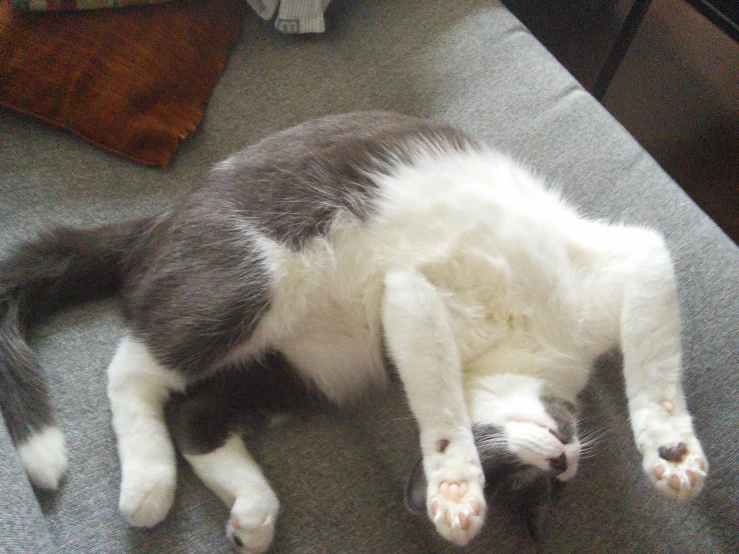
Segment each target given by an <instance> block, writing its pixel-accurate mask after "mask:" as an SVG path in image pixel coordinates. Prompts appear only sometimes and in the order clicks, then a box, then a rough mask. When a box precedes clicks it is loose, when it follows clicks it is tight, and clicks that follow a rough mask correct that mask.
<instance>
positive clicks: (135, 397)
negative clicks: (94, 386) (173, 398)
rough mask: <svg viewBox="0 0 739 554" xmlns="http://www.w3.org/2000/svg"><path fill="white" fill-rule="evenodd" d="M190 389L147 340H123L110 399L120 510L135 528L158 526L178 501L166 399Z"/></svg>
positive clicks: (110, 380) (111, 380) (112, 371)
mask: <svg viewBox="0 0 739 554" xmlns="http://www.w3.org/2000/svg"><path fill="white" fill-rule="evenodd" d="M184 388H185V379H184V377H182V376H181V375H179V374H177V373H175V372H173V371H169V370H167V369H165V368H164V367H162V366H161V365H160V364H159V363H158V362H157V361H156V360H155V359H154V357H153V356H152V355H151V353H150V352H149V351H148V349H147V348H146V347H145V346H144V345H143V344H142V343H141V342H139V341H137V340H135V339H133V338H131V337H126V338H124V339H123V340H121V343H120V345H119V346H118V350H117V352H116V354H115V356H114V357H113V359H112V360H111V362H110V366H109V367H108V398H109V400H110V407H111V410H112V412H113V429H114V431H115V433H116V437H117V439H118V455H119V457H120V463H121V495H120V500H119V509H120V511H121V513H122V514H123V516H124V517H125V518H126V520H127V521H128V522H129V523H130V524H131V525H133V526H136V527H152V526H154V525H156V524H157V523H159V522H160V521H162V520H163V519H164V517H165V516H166V515H167V512H168V511H169V508H170V507H171V505H172V502H173V501H174V491H175V486H176V473H177V468H176V460H175V451H174V446H173V444H172V441H171V439H170V436H169V432H168V430H167V426H166V423H165V420H164V403H165V402H166V400H167V398H168V397H169V394H170V392H171V391H174V390H176V391H182V390H184Z"/></svg>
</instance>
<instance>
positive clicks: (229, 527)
mask: <svg viewBox="0 0 739 554" xmlns="http://www.w3.org/2000/svg"><path fill="white" fill-rule="evenodd" d="M270 492H271V491H270ZM279 509H280V505H279V502H278V501H277V497H275V496H274V494H272V495H271V496H270V497H269V498H254V497H249V498H246V497H239V498H237V499H236V502H235V503H234V505H233V508H231V517H230V518H229V520H228V523H227V524H226V536H227V537H228V540H229V541H230V542H231V544H232V545H233V547H234V548H235V549H236V550H237V551H238V552H240V553H242V554H261V553H262V552H266V551H267V549H269V547H270V546H271V545H272V538H273V537H274V533H275V523H276V520H277V512H278V511H279Z"/></svg>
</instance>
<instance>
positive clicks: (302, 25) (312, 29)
mask: <svg viewBox="0 0 739 554" xmlns="http://www.w3.org/2000/svg"><path fill="white" fill-rule="evenodd" d="M248 2H249V5H250V6H251V7H252V9H253V10H254V11H255V12H257V14H258V15H259V17H261V18H262V19H265V20H269V19H272V17H273V16H274V15H275V12H276V11H277V6H278V5H279V8H280V9H279V11H278V12H277V17H276V18H275V28H276V29H277V30H278V31H280V32H281V33H287V34H298V33H323V32H324V31H325V30H326V22H325V20H324V18H323V12H325V11H326V7H327V6H328V5H329V3H330V2H331V0H248Z"/></svg>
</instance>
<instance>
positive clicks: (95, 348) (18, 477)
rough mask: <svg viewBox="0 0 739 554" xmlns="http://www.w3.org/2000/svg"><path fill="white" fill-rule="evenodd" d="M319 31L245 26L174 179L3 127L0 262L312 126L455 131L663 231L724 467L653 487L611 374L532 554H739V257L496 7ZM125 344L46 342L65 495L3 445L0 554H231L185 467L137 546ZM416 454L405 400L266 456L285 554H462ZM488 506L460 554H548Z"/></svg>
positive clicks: (586, 208)
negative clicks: (43, 488)
mask: <svg viewBox="0 0 739 554" xmlns="http://www.w3.org/2000/svg"><path fill="white" fill-rule="evenodd" d="M328 18H329V20H328V26H329V30H328V32H327V33H326V34H325V35H323V36H318V37H286V36H281V35H279V34H277V33H275V31H274V30H273V28H272V26H271V25H270V24H269V23H266V22H263V21H261V20H259V19H258V18H257V17H256V16H255V15H253V14H248V15H247V16H246V19H245V22H244V33H243V37H242V39H241V41H240V43H239V45H238V46H237V48H236V49H235V51H234V52H233V54H232V57H231V59H230V61H229V63H228V66H227V68H226V71H225V74H224V75H223V78H222V79H221V82H220V83H219V85H218V87H217V89H216V91H215V93H214V95H213V97H212V99H211V102H210V104H209V106H208V110H207V113H206V118H205V121H204V124H203V126H202V128H201V129H200V130H199V131H198V132H197V133H196V134H195V135H194V136H192V137H191V138H189V139H188V140H187V141H186V142H185V143H184V144H183V147H182V148H181V150H180V153H179V154H178V156H177V158H176V160H175V163H174V165H173V166H172V167H171V168H170V169H166V170H161V169H149V168H145V167H142V166H139V165H136V164H134V163H131V162H128V161H125V160H123V159H120V158H117V157H114V156H113V155H110V154H107V153H104V152H101V151H99V150H97V149H95V148H93V147H92V146H88V145H86V144H84V143H82V142H80V141H79V140H77V139H76V138H74V137H72V136H70V135H67V134H64V133H61V132H58V131H54V130H51V129H48V128H47V127H45V126H43V125H39V124H35V123H32V122H30V121H28V120H26V119H23V118H19V117H16V116H13V115H10V114H9V113H7V112H2V113H1V114H0V116H1V117H2V119H1V121H0V195H1V196H0V244H1V245H2V248H3V249H5V248H6V247H7V245H8V244H9V243H10V242H12V241H14V240H16V239H20V238H23V237H25V236H27V235H28V234H29V232H31V231H32V230H34V229H37V228H40V227H41V226H42V225H43V224H44V222H47V221H50V220H53V221H56V222H66V223H76V224H93V223H96V222H101V221H107V220H111V219H117V218H124V217H132V216H139V215H147V214H153V213H156V212H158V211H159V210H161V209H162V208H164V207H166V206H168V205H169V204H170V203H171V202H173V201H174V200H175V199H176V198H178V197H180V196H181V195H182V194H183V193H184V192H185V191H187V190H188V189H190V188H191V187H193V186H195V185H196V184H197V182H198V179H199V177H200V176H201V175H202V174H203V172H204V171H205V170H206V168H207V167H208V166H209V164H211V163H213V162H216V161H218V160H220V159H222V158H224V157H225V156H227V155H228V154H229V153H231V152H233V151H235V150H237V149H239V148H240V147H242V146H244V145H246V144H249V143H251V142H254V141H255V140H256V139H258V138H260V137H262V136H264V135H266V134H268V133H270V132H272V131H275V130H278V129H281V128H284V127H286V126H289V125H292V124H294V123H298V122H300V121H303V120H305V119H308V118H310V117H313V116H318V115H323V114H327V113H336V112H342V111H352V110H361V109H387V110H393V111H398V112H404V113H409V114H414V115H421V116H427V117H433V118H438V119H442V120H447V121H450V122H453V123H455V124H458V125H460V126H461V127H463V128H464V129H466V130H468V131H469V132H471V133H472V134H474V135H477V136H478V137H480V138H482V139H486V140H488V141H490V142H492V143H494V144H497V145H498V146H500V147H501V148H503V149H505V150H507V151H509V152H511V153H512V154H514V155H515V156H516V157H517V158H519V159H522V160H524V161H526V162H527V163H529V164H530V165H531V166H533V167H534V168H536V169H537V170H538V171H539V172H540V173H542V174H544V175H546V176H548V178H549V179H550V180H551V181H552V182H555V183H557V184H558V186H560V187H561V188H562V190H563V191H564V193H565V196H566V197H567V198H569V199H571V200H572V202H573V203H574V204H576V205H578V206H580V208H581V211H582V212H583V213H585V214H588V215H591V216H595V217H600V218H607V219H610V220H615V221H619V220H623V221H628V222H636V223H641V224H645V225H650V226H653V227H656V228H657V229H659V230H661V231H662V232H664V233H665V234H666V236H667V239H668V242H669V244H670V246H671V248H672V250H673V252H674V258H675V262H676V265H677V274H678V280H679V292H680V301H681V307H682V314H683V320H684V347H685V363H686V374H685V388H686V392H687V396H688V400H689V404H690V407H691V409H692V410H693V413H694V414H695V422H696V427H697V430H698V434H699V437H700V438H701V439H702V441H703V445H704V448H705V451H706V454H707V456H708V458H709V460H710V462H711V464H712V467H711V475H710V477H709V480H708V484H707V487H706V489H705V491H704V492H703V494H702V495H701V496H700V497H699V498H698V499H697V500H695V501H693V502H691V503H689V504H685V505H676V504H674V503H672V502H671V501H669V500H667V499H663V498H662V497H660V496H657V494H656V493H655V492H654V491H653V490H652V488H651V486H650V484H649V482H648V480H647V478H646V477H645V476H644V475H643V474H642V472H641V468H640V458H639V455H638V453H637V452H636V449H635V447H634V444H633V439H632V438H631V432H630V429H629V426H628V420H627V416H626V411H625V402H624V396H623V393H622V381H621V377H620V374H619V372H618V358H617V357H616V356H615V355H614V356H610V357H608V358H605V359H604V361H603V363H601V364H600V365H599V367H598V370H597V372H596V378H595V379H594V383H593V386H592V387H591V388H590V389H589V390H588V391H587V394H586V395H585V398H586V409H585V414H584V417H585V420H584V426H585V428H587V429H590V430H598V429H604V430H606V431H607V434H606V436H605V439H604V440H603V441H602V442H601V443H600V446H599V447H598V448H597V449H596V451H595V454H594V456H593V457H590V458H588V459H586V460H585V461H584V463H583V464H582V467H581V469H580V472H579V474H578V476H577V478H576V479H575V480H574V481H573V482H572V484H571V485H569V486H568V487H567V488H566V490H565V492H564V495H563V497H562V500H561V502H560V504H559V505H558V507H557V510H556V511H555V513H554V514H553V515H552V518H551V524H550V536H549V538H548V539H547V541H546V542H544V543H543V544H542V545H541V548H540V550H539V551H541V552H550V553H562V552H583V553H585V552H593V553H604V552H629V553H635V552H639V553H650V554H654V553H665V554H667V553H687V552H690V553H717V552H726V553H729V552H738V551H739V538H737V537H738V532H737V529H736V525H737V518H739V471H737V470H738V469H739V467H738V465H739V464H738V462H737V460H739V446H738V444H739V440H737V439H738V438H739V431H737V424H736V419H737V416H739V348H738V346H739V284H738V280H737V275H739V251H738V250H737V248H736V247H735V246H734V245H733V243H731V242H730V241H729V240H728V239H727V238H726V237H725V236H724V235H723V234H722V233H721V232H720V231H719V230H718V229H717V228H716V226H715V225H714V224H713V223H712V222H711V221H710V220H709V219H708V218H707V217H706V216H705V215H704V214H703V213H702V212H701V211H700V210H699V209H698V208H697V207H696V206H695V205H694V204H693V203H692V202H691V201H690V200H689V199H688V198H687V197H686V195H685V194H683V193H682V192H681V190H680V189H679V188H678V187H677V186H676V185H675V183H674V182H672V181H671V180H670V179H669V178H668V177H667V176H666V175H665V174H664V173H663V172H662V170H661V169H660V168H659V167H658V166H657V165H656V164H655V163H654V161H653V160H652V159H651V158H650V157H649V156H648V155H647V154H646V153H645V152H644V151H643V150H642V149H641V148H640V147H639V146H638V145H637V144H636V143H635V141H634V140H633V139H632V138H631V137H630V136H629V135H628V134H627V133H626V132H625V131H624V130H623V129H622V128H621V127H620V126H619V125H618V124H617V123H616V122H615V121H614V120H613V119H612V118H611V117H610V116H609V115H608V114H607V113H606V112H605V111H604V110H603V108H601V107H600V105H599V104H598V103H596V102H595V101H594V100H593V99H592V98H591V97H590V96H589V95H588V94H587V93H586V92H584V91H583V90H582V89H581V88H580V87H579V86H578V84H577V83H576V82H575V80H574V79H573V78H572V77H571V76H570V75H569V74H568V73H567V72H566V71H565V70H564V69H563V68H562V67H560V66H559V65H558V64H557V62H556V61H555V60H554V59H553V58H552V57H551V56H550V55H549V54H548V53H547V52H546V51H545V49H544V48H543V47H542V46H541V45H540V44H539V43H538V42H537V41H536V40H535V39H534V38H533V37H532V36H531V35H530V34H529V33H528V31H527V30H526V29H525V28H524V27H523V26H522V25H521V24H520V23H519V22H518V21H517V20H516V19H515V18H514V17H513V16H512V15H511V14H510V13H509V12H508V11H507V10H506V9H505V8H503V7H502V6H501V5H500V4H499V3H497V2H495V1H491V0H457V1H455V2H428V1H421V0H417V1H408V2H398V1H396V0H383V1H381V0H356V1H350V0H346V1H342V0H335V1H334V2H333V3H332V5H331V6H330V8H329V12H328ZM120 331H121V324H120V319H119V317H118V316H117V314H116V311H115V302H113V301H109V302H103V303H98V304H95V305H90V306H86V307H83V308H79V309H75V310H72V311H69V312H66V313H64V314H61V315H59V316H58V317H56V318H55V319H54V320H53V321H52V322H50V323H49V324H48V325H45V326H44V327H43V328H42V329H39V330H38V331H37V333H36V334H35V336H34V339H33V345H34V347H35V348H36V349H37V350H38V351H39V352H40V355H41V358H42V360H43V363H44V364H45V366H46V368H47V369H48V373H49V376H50V380H51V382H52V388H53V400H54V403H55V405H56V406H57V411H58V415H59V418H60V421H61V426H62V428H63V429H64V430H65V432H66V435H67V440H68V444H69V447H70V458H71V460H70V472H69V475H68V477H67V479H66V482H65V483H64V485H63V487H62V489H61V491H60V492H59V493H57V494H43V495H39V496H38V498H35V497H34V495H33V492H32V489H31V486H30V485H29V484H28V482H27V481H26V480H25V478H24V476H23V474H22V472H21V470H20V468H19V465H18V462H17V459H16V457H15V453H14V451H13V450H12V449H11V447H10V442H9V439H8V437H7V434H6V433H5V430H4V428H3V429H0V552H24V553H27V552H60V553H70V554H71V553H75V554H78V553H81V552H105V553H113V552H115V553H127V552H146V553H179V552H182V553H185V552H188V553H189V552H193V553H194V552H228V551H229V548H228V545H227V542H226V540H225V538H224V533H223V526H224V522H225V519H226V516H227V511H226V509H225V508H224V507H223V506H222V505H221V504H220V502H219V501H218V500H217V499H216V498H215V497H214V496H213V495H212V494H210V492H208V491H207V490H206V489H205V488H204V487H203V486H202V485H201V484H199V482H198V481H197V479H196V478H195V477H194V476H193V474H192V473H191V471H190V470H189V469H188V468H187V467H186V466H185V465H184V463H183V464H181V475H180V485H179V488H178V491H177V499H176V501H175V506H174V508H173V510H172V512H171V514H170V515H169V517H168V518H167V520H166V521H165V522H164V523H162V524H161V525H160V526H158V527H157V528H155V529H153V530H133V529H129V528H127V527H126V525H125V524H124V522H123V520H122V519H121V518H120V517H119V515H118V514H117V495H118V480H119V468H118V464H117V455H116V451H115V442H114V438H113V432H112V428H111V425H110V412H109V408H108V406H107V401H106V398H105V368H106V366H107V363H108V361H109V360H110V358H111V356H112V353H113V350H114V348H115V345H116V343H117V339H118V337H119V334H120ZM416 441H417V436H416V431H415V427H414V423H413V421H412V420H411V419H410V416H409V413H408V411H407V409H406V407H405V403H404V402H403V400H402V395H401V394H400V393H399V392H398V391H397V390H395V391H392V392H390V393H389V394H388V395H386V396H381V395H378V396H377V398H376V403H374V404H372V405H370V406H367V407H363V408H360V409H357V410H354V411H348V412H347V413H345V414H325V415H319V416H315V417H311V418H306V419H305V420H300V421H295V422H293V423H291V424H289V425H286V426H283V427H280V428H277V429H274V430H271V431H270V432H268V433H267V434H266V435H265V436H263V437H261V438H259V439H256V440H254V441H253V442H252V444H251V450H252V451H253V452H254V454H255V456H256V457H257V458H258V459H259V460H260V461H261V463H262V464H263V467H264V470H265V473H266V474H267V476H268V477H269V478H270V480H271V481H272V483H273V485H274V488H275V490H276V491H277V493H278V495H279V497H280V499H281V502H282V506H283V510H282V515H281V519H280V522H279V525H278V532H277V536H276V541H275V546H274V549H273V551H274V552H285V553H287V552H290V553H311V552H315V553H328V552H331V553H336V552H347V553H362V552H368V553H369V552H373V553H422V552H423V553H429V552H449V553H452V552H458V551H459V550H458V549H457V548H456V547H453V546H450V545H447V544H446V543H444V542H443V541H442V540H440V539H438V538H437V537H436V534H435V532H434V531H433V529H432V526H431V524H430V523H429V522H428V521H427V520H426V519H424V518H416V517H412V516H410V515H408V514H406V512H405V509H404V507H403V502H402V491H403V487H404V484H405V479H406V477H407V475H408V473H409V471H410V469H411V467H412V466H413V463H414V462H415V459H416V456H417V446H416ZM491 508H492V509H491V511H490V516H489V518H488V522H487V526H486V528H485V529H484V531H483V532H482V534H481V536H480V537H479V539H477V540H476V541H475V542H474V543H473V544H472V545H470V547H469V548H468V551H469V552H496V553H509V552H510V553H512V552H517V553H529V552H531V553H533V552H536V551H537V549H536V547H535V546H534V545H533V543H531V541H530V539H529V538H528V535H527V534H526V532H525V530H524V528H523V527H522V525H521V524H520V523H519V522H517V521H515V520H514V519H512V518H511V516H510V514H509V513H508V511H507V510H506V509H505V508H504V507H499V506H497V504H495V503H493V505H492V506H491ZM42 513H43V515H42ZM52 545H53V546H52Z"/></svg>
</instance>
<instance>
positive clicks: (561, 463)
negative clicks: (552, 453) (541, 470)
mask: <svg viewBox="0 0 739 554" xmlns="http://www.w3.org/2000/svg"><path fill="white" fill-rule="evenodd" d="M549 467H550V468H552V471H553V472H554V474H555V475H561V474H563V473H564V472H565V471H567V456H565V454H564V452H562V454H560V455H559V457H558V458H551V459H550V460H549Z"/></svg>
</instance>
